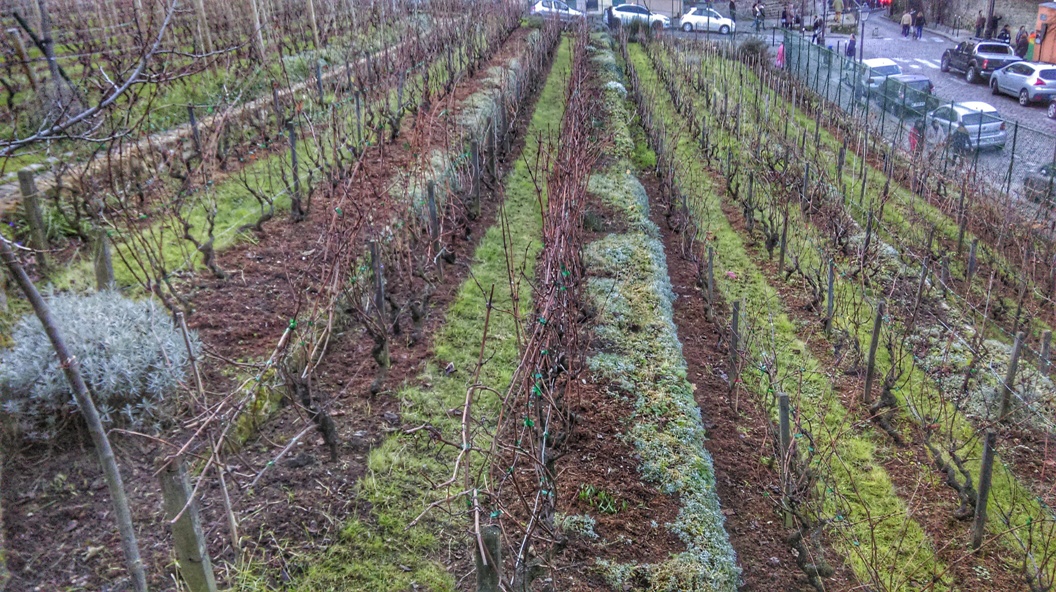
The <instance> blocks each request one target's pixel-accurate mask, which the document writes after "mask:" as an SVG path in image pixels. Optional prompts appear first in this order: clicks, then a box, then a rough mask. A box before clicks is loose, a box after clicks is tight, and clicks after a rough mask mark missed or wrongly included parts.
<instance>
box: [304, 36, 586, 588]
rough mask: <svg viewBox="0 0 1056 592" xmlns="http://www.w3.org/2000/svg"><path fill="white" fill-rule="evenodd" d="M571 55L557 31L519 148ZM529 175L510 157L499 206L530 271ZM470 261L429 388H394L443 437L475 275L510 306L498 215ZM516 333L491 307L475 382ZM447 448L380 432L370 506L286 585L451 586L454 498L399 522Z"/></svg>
mask: <svg viewBox="0 0 1056 592" xmlns="http://www.w3.org/2000/svg"><path fill="white" fill-rule="evenodd" d="M570 63H571V51H570V44H569V42H568V41H564V42H563V43H562V45H561V48H560V50H559V51H558V53H557V57H556V58H555V62H554V66H553V68H554V69H553V71H552V73H551V75H550V77H549V78H548V79H547V82H546V85H545V87H544V88H543V90H542V95H541V97H540V99H539V102H538V106H537V108H536V110H535V113H534V114H533V116H532V120H531V122H530V125H529V133H528V136H527V137H528V142H527V146H526V147H525V150H526V151H527V153H528V154H531V153H534V151H535V150H537V149H538V147H539V146H538V141H539V134H540V133H541V132H544V131H545V130H547V129H553V128H555V127H557V126H558V125H560V121H561V118H562V116H563V113H564V105H565V101H564V98H565V81H566V80H567V78H566V76H565V74H564V73H565V72H566V71H567V70H568V68H569V66H570ZM527 160H528V161H532V159H527ZM533 175H535V176H536V177H539V176H541V175H545V172H544V171H529V168H528V165H527V164H525V160H518V161H517V165H516V166H515V167H514V169H513V170H512V171H511V172H510V174H509V175H508V176H507V178H506V202H505V205H506V214H507V216H508V217H509V228H510V229H511V230H512V233H513V236H512V238H513V243H514V244H513V245H512V246H511V247H510V252H511V253H515V255H514V258H515V265H517V267H518V269H520V268H521V265H522V264H523V265H524V269H525V273H526V274H528V276H531V275H532V273H533V271H532V270H533V267H534V264H535V260H536V256H537V254H538V252H539V249H540V248H541V244H540V235H541V231H542V229H541V221H540V216H539V202H538V200H537V197H536V192H535V186H534V184H533V183H532V178H533ZM522 258H523V259H522ZM473 261H475V262H476V263H475V264H474V265H473V268H472V278H473V279H471V280H468V281H467V282H465V283H464V284H463V285H462V286H461V288H460V289H459V291H458V294H457V296H456V298H455V300H454V302H453V303H452V304H451V306H450V308H449V309H448V311H447V314H446V316H445V320H444V325H443V328H442V329H441V330H440V331H439V332H438V334H437V336H436V341H435V360H436V361H435V362H434V363H433V364H430V367H429V369H428V370H427V371H426V373H425V374H424V375H423V376H421V377H420V378H421V381H420V382H421V383H424V384H431V385H432V386H431V388H426V387H411V386H408V387H406V388H403V389H401V391H400V392H399V394H398V396H397V399H398V400H399V401H400V402H401V405H402V407H401V414H402V416H403V420H404V422H405V423H407V424H416V423H422V422H428V423H430V425H432V426H433V427H435V428H436V429H439V430H440V431H441V433H443V434H444V435H445V437H448V438H451V439H457V436H456V435H455V434H456V433H457V430H458V429H459V425H460V424H459V420H458V419H457V418H452V417H450V416H449V415H448V413H447V410H448V409H450V408H452V407H459V406H460V405H461V404H462V401H463V399H464V397H465V394H466V388H467V381H468V380H470V377H471V369H472V368H473V367H474V365H475V364H476V362H477V354H478V351H479V348H480V340H481V337H482V335H483V329H484V316H485V314H486V312H487V294H485V293H484V292H482V291H481V289H480V288H479V287H478V282H479V285H480V286H484V287H485V290H486V291H490V287H491V286H495V302H494V308H495V310H510V309H511V308H512V306H513V303H512V301H511V296H510V293H509V288H508V286H509V282H508V278H507V270H506V258H505V251H504V249H503V237H502V230H501V228H500V227H499V226H498V225H495V226H492V227H491V228H489V229H488V231H487V232H486V234H485V235H484V237H483V238H482V240H481V243H480V245H479V247H478V248H477V251H476V252H475V253H474V257H473ZM504 288H505V289H504ZM519 304H520V311H521V314H527V312H528V311H529V309H530V306H531V302H530V299H529V298H525V297H524V295H523V294H522V296H521V299H520V303H519ZM515 335H516V327H515V324H514V319H513V317H512V316H511V315H509V314H492V316H491V319H490V324H489V326H488V340H487V344H486V349H485V354H484V355H485V359H486V360H487V363H486V364H485V365H484V367H483V368H482V369H481V374H480V381H481V382H482V383H483V384H485V385H488V386H491V387H494V388H496V389H498V390H499V391H501V390H503V388H504V387H505V386H506V385H507V384H508V383H509V381H510V377H511V374H512V371H513V368H514V367H515V366H516V363H517V358H518V350H517V343H516V338H515ZM448 362H450V363H452V364H454V366H455V368H456V369H458V372H455V373H454V374H451V375H447V374H446V373H445V372H443V371H442V370H441V368H442V367H443V365H446V364H447V363H448ZM498 410H499V403H498V401H497V400H496V399H495V398H494V397H486V396H484V397H481V398H480V399H479V400H478V401H477V402H476V406H475V410H474V411H475V416H476V417H477V418H478V419H480V420H481V421H485V422H488V421H492V422H493V421H494V418H495V415H496V414H497V412H498ZM489 418H490V419H489ZM479 444H482V445H483V444H485V443H484V442H480V443H479ZM453 455H454V451H452V450H450V449H442V450H439V451H437V450H436V449H435V448H433V447H428V446H421V445H414V444H413V440H412V439H410V438H408V437H402V436H399V435H396V436H392V437H389V438H387V439H386V440H385V441H384V442H382V443H381V444H380V445H379V446H378V447H377V448H375V449H374V450H372V451H371V453H370V456H369V459H368V464H367V474H366V475H365V476H364V477H363V478H362V479H361V480H360V482H359V485H358V490H359V495H360V499H361V500H362V501H363V502H365V503H366V504H368V505H367V506H366V507H368V508H369V511H366V512H364V515H363V517H362V518H360V519H358V520H353V521H352V522H350V523H348V524H347V525H346V526H345V528H344V529H343V531H342V536H341V540H340V541H339V542H338V543H337V544H335V545H334V546H333V547H331V548H330V549H329V550H327V551H326V553H325V554H323V556H321V557H318V558H313V559H312V560H311V561H310V562H309V565H308V566H307V570H306V572H305V574H304V575H303V576H300V577H297V578H295V579H294V581H293V582H291V583H290V586H289V587H290V589H292V590H304V591H312V592H317V591H322V590H371V591H373V590H405V589H412V588H413V587H414V586H415V585H417V586H418V587H420V588H424V589H428V590H434V591H442V590H454V588H455V581H454V578H453V577H452V576H451V575H450V574H448V573H447V572H446V570H445V568H444V565H443V563H441V562H440V561H439V560H438V559H437V558H436V557H437V554H438V553H439V551H440V547H441V545H442V544H448V543H450V542H453V543H454V544H459V545H461V544H464V543H465V541H464V540H462V538H461V536H460V535H458V534H457V533H459V532H462V530H464V523H463V522H462V519H461V518H459V517H458V514H457V513H458V512H459V509H458V507H457V506H452V507H446V506H445V507H442V508H437V509H436V510H434V511H433V512H431V513H429V514H427V515H426V516H425V518H424V519H423V520H422V522H420V523H419V524H418V525H417V526H415V527H413V528H410V529H408V524H409V523H410V522H411V520H413V519H414V518H415V516H417V515H418V514H419V513H420V512H421V511H422V510H423V509H424V508H425V507H426V506H427V505H428V504H429V503H430V502H432V501H434V500H436V499H438V498H441V497H444V496H445V495H446V492H438V491H435V490H433V489H432V487H431V485H430V484H431V483H436V482H441V481H443V480H444V479H446V478H447V477H448V476H449V475H448V472H449V471H450V470H451V461H452V459H453ZM489 509H490V508H489ZM448 512H453V514H448ZM451 537H454V540H453V541H452V540H451Z"/></svg>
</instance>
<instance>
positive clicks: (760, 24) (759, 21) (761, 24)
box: [752, 2, 766, 32]
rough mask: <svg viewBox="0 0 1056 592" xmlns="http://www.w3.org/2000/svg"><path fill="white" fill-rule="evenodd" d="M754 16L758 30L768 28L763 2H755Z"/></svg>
mask: <svg viewBox="0 0 1056 592" xmlns="http://www.w3.org/2000/svg"><path fill="white" fill-rule="evenodd" d="M752 17H753V18H754V19H755V30H756V31H757V32H758V31H761V30H763V29H766V9H764V8H763V3H762V2H756V3H755V7H754V8H753V10H752Z"/></svg>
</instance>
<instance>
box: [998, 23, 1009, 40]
mask: <svg viewBox="0 0 1056 592" xmlns="http://www.w3.org/2000/svg"><path fill="white" fill-rule="evenodd" d="M997 40H998V41H1000V42H1002V43H1012V30H1011V29H1009V28H1008V25H1005V26H1004V27H1001V32H1000V33H998V34H997Z"/></svg>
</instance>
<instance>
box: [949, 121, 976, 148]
mask: <svg viewBox="0 0 1056 592" xmlns="http://www.w3.org/2000/svg"><path fill="white" fill-rule="evenodd" d="M950 149H951V150H953V155H954V157H957V156H964V155H966V154H968V152H970V151H971V149H972V137H971V136H970V135H968V128H966V127H965V126H964V122H963V121H962V122H961V123H958V124H957V129H956V130H954V132H953V134H952V135H951V136H950Z"/></svg>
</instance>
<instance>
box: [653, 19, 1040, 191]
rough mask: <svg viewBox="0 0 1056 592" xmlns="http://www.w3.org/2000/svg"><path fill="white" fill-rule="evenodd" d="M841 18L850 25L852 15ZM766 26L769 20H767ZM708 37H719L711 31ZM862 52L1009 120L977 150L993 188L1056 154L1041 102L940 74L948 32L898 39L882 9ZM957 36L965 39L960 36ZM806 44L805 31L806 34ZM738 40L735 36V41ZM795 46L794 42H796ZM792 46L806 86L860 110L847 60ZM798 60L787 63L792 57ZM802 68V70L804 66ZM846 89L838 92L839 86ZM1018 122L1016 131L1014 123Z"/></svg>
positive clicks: (894, 124) (883, 125)
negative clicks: (987, 146) (1002, 133)
mask: <svg viewBox="0 0 1056 592" xmlns="http://www.w3.org/2000/svg"><path fill="white" fill-rule="evenodd" d="M845 22H848V23H851V22H853V18H852V19H848V20H846V21H845ZM767 24H768V25H769V24H770V23H769V21H768V23H767ZM782 33H783V32H782V31H780V30H779V31H776V32H775V31H773V30H772V29H771V30H767V31H766V32H765V33H764V34H763V35H762V36H763V37H764V38H765V39H766V40H767V41H768V42H771V43H775V42H776V43H781V42H782V39H783V35H782ZM673 34H675V35H678V36H685V37H689V36H694V37H699V36H702V34H701V33H690V34H686V33H681V32H674V33H673ZM751 34H753V33H751V32H750V25H749V24H745V25H744V26H743V28H742V29H741V31H740V32H739V33H738V34H737V37H741V36H742V35H751ZM711 36H714V37H719V36H717V35H714V34H712V35H711ZM864 37H865V39H864V40H860V41H863V42H864V46H862V47H863V49H864V53H865V57H866V58H875V57H885V58H890V59H892V60H894V61H895V62H896V63H898V64H899V65H900V66H901V67H902V70H903V72H905V73H907V74H921V75H924V76H927V77H928V78H929V79H930V80H931V81H932V84H934V86H935V91H934V92H935V95H936V96H938V97H941V98H942V99H943V100H950V101H955V102H965V101H982V102H985V103H989V104H991V105H993V106H994V107H996V108H997V109H998V112H999V115H1000V116H1001V117H1002V118H1004V119H1006V120H1007V121H1008V129H1007V133H1008V144H1006V146H1005V147H1004V149H1002V150H996V151H995V150H985V151H982V152H980V153H979V155H978V158H977V161H976V162H977V164H978V167H979V169H980V170H981V171H983V172H984V173H986V174H987V175H988V177H989V178H990V182H991V184H992V186H994V187H995V188H998V187H999V186H1003V184H1004V182H1005V180H1006V179H1007V180H1008V181H1009V182H1010V185H1011V189H1012V190H1013V192H1018V191H1019V190H1020V189H1021V187H1022V183H1023V179H1024V178H1025V176H1026V175H1027V174H1028V173H1029V172H1030V171H1035V170H1037V169H1038V168H1039V167H1040V166H1041V165H1042V164H1044V163H1046V162H1052V161H1053V160H1054V158H1056V121H1054V120H1050V119H1049V118H1048V117H1047V116H1046V106H1045V105H1042V104H1038V105H1034V106H1030V107H1022V106H1020V105H1019V103H1018V102H1017V101H1016V99H1015V98H1013V97H1010V96H1006V95H999V96H994V95H993V94H991V92H990V88H989V86H988V85H987V84H985V83H981V84H969V83H968V82H967V81H965V80H964V75H963V74H962V73H959V72H948V73H944V72H942V71H941V70H940V68H939V63H940V61H941V59H942V53H943V52H944V51H945V50H946V49H947V48H950V47H953V46H954V45H956V44H957V43H958V39H957V38H955V37H953V36H948V35H942V34H938V33H936V32H932V31H927V30H925V33H924V37H923V39H921V40H919V41H918V40H915V39H912V38H908V39H907V38H903V37H902V35H901V27H900V26H899V25H898V24H896V23H894V22H892V21H890V20H889V19H887V18H885V17H884V16H882V13H881V12H879V11H878V12H874V13H873V14H872V15H871V16H870V17H869V18H868V19H867V20H866V26H865V36H864ZM848 38H849V36H848V35H834V34H829V35H828V36H827V38H826V45H827V46H830V47H832V49H833V50H837V51H838V54H837V55H840V56H842V50H843V48H844V47H845V45H846V43H847V39H848ZM960 38H962V39H963V38H965V37H964V34H963V33H962V36H961V37H960ZM806 39H807V41H808V42H809V39H810V36H809V33H808V34H807V37H806ZM734 42H739V40H734ZM795 45H796V44H793V46H795ZM794 51H795V50H794V49H793V47H788V48H786V55H787V56H788V57H787V59H788V60H789V63H790V66H789V67H790V68H794V69H796V70H797V72H798V74H797V75H798V76H799V77H800V78H801V79H803V80H805V81H807V82H808V84H810V85H811V86H814V88H815V89H816V90H817V91H818V92H820V93H822V94H826V95H827V96H828V97H829V98H830V99H831V100H834V101H836V102H837V103H839V104H840V105H841V107H843V108H844V109H845V110H847V111H849V112H852V113H857V112H861V109H862V108H863V107H864V105H863V104H862V103H860V102H858V101H855V100H854V99H853V97H852V95H853V93H851V92H849V88H848V87H845V86H843V85H841V84H840V81H841V80H842V79H843V78H844V76H845V75H846V74H848V72H847V71H846V70H841V69H842V68H846V67H847V66H849V65H850V64H849V62H844V61H843V60H842V59H839V58H837V59H834V60H831V65H830V60H828V59H827V58H823V57H822V56H821V55H820V54H818V53H816V52H815V51H811V52H810V53H811V54H812V55H814V57H813V58H808V57H807V56H806V55H805V54H803V55H800V56H798V57H797V56H794V55H793V52H794ZM797 59H798V60H800V61H799V63H797V64H795V65H794V66H793V65H792V62H793V61H794V60H797ZM804 66H805V68H806V70H803V68H804ZM841 88H842V89H844V90H846V91H847V92H843V91H841V90H840V89H841ZM876 107H877V105H876V104H875V102H874V104H873V105H872V107H871V110H872V111H871V112H872V115H871V119H873V120H874V125H876V126H878V127H877V131H879V132H881V133H882V134H883V135H885V136H888V137H891V138H899V139H900V141H901V142H902V143H903V144H904V147H908V135H909V134H908V125H909V123H910V122H909V121H906V122H905V123H904V125H899V123H898V121H897V120H896V119H895V118H894V117H893V116H883V115H882V114H881V112H880V110H879V109H877V108H876ZM1016 122H1018V123H1019V125H1018V129H1017V127H1016V125H1015V123H1016Z"/></svg>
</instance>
